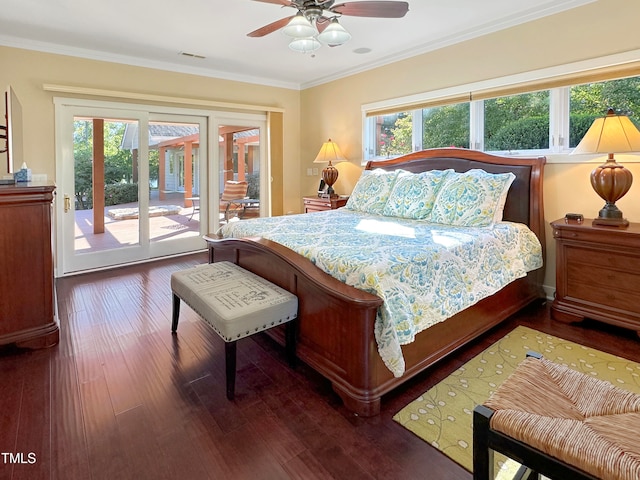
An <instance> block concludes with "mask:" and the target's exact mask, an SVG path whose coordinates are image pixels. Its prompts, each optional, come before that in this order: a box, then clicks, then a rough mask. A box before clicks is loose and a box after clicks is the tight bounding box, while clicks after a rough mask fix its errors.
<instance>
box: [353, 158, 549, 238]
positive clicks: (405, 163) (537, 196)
mask: <svg viewBox="0 0 640 480" xmlns="http://www.w3.org/2000/svg"><path fill="white" fill-rule="evenodd" d="M545 163H546V159H545V157H535V158H534V157H529V158H520V157H518V158H515V157H501V156H497V155H490V154H488V153H484V152H479V151H476V150H467V149H464V148H434V149H429V150H422V151H420V152H414V153H410V154H408V155H404V156H402V157H397V158H393V159H391V160H382V161H370V162H368V163H367V166H366V167H365V168H366V169H367V170H372V169H374V168H382V169H384V170H396V169H399V168H401V169H403V170H407V171H409V172H413V173H417V172H424V171H427V170H445V169H447V168H452V169H454V170H455V171H456V172H466V171H467V170H471V169H472V168H481V169H482V170H485V171H486V172H489V173H505V172H512V173H513V174H514V175H515V176H516V178H515V180H514V181H513V183H512V184H511V188H510V189H509V194H508V195H507V201H506V203H505V207H504V219H505V220H507V221H511V222H519V223H525V224H527V225H529V228H531V230H532V231H533V232H534V233H535V234H536V235H537V236H538V238H539V239H540V242H541V243H542V245H543V248H544V237H545V235H544V210H543V202H542V173H543V169H544V164H545Z"/></svg>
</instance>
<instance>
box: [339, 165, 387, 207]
mask: <svg viewBox="0 0 640 480" xmlns="http://www.w3.org/2000/svg"><path fill="white" fill-rule="evenodd" d="M399 172H400V171H399V170H395V171H392V172H388V171H386V170H382V169H381V168H376V169H375V170H364V171H363V172H362V175H361V176H360V179H359V180H358V183H356V186H355V187H354V188H353V192H351V195H350V196H349V200H347V204H346V205H345V207H346V208H348V209H350V210H357V211H359V212H366V213H375V214H377V215H382V214H383V211H384V206H385V205H386V203H387V200H388V199H389V194H390V193H391V189H392V188H393V184H394V183H395V181H396V178H397V177H398V173H399Z"/></svg>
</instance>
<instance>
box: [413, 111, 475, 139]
mask: <svg viewBox="0 0 640 480" xmlns="http://www.w3.org/2000/svg"><path fill="white" fill-rule="evenodd" d="M420 112H421V115H422V148H440V147H462V148H469V128H470V125H469V102H466V103H458V104H455V105H445V106H443V107H432V108H423V109H422V110H421V111H420Z"/></svg>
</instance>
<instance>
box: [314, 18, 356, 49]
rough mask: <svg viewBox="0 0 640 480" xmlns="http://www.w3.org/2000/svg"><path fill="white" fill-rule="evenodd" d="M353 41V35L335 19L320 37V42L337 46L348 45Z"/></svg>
mask: <svg viewBox="0 0 640 480" xmlns="http://www.w3.org/2000/svg"><path fill="white" fill-rule="evenodd" d="M350 39H351V34H350V33H349V32H347V30H346V29H345V28H344V27H343V26H342V25H340V24H339V23H338V19H337V18H333V19H332V20H331V23H329V25H327V27H326V28H325V29H324V30H323V31H322V33H321V34H320V35H318V40H320V41H321V42H322V43H324V44H327V45H331V46H337V45H342V44H343V43H347V42H348V41H349V40H350Z"/></svg>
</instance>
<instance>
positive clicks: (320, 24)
mask: <svg viewBox="0 0 640 480" xmlns="http://www.w3.org/2000/svg"><path fill="white" fill-rule="evenodd" d="M330 23H331V19H330V18H328V17H325V16H322V17H319V18H318V19H317V20H316V28H317V29H318V33H322V32H324V29H325V28H327V27H328V26H329V24H330Z"/></svg>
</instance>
